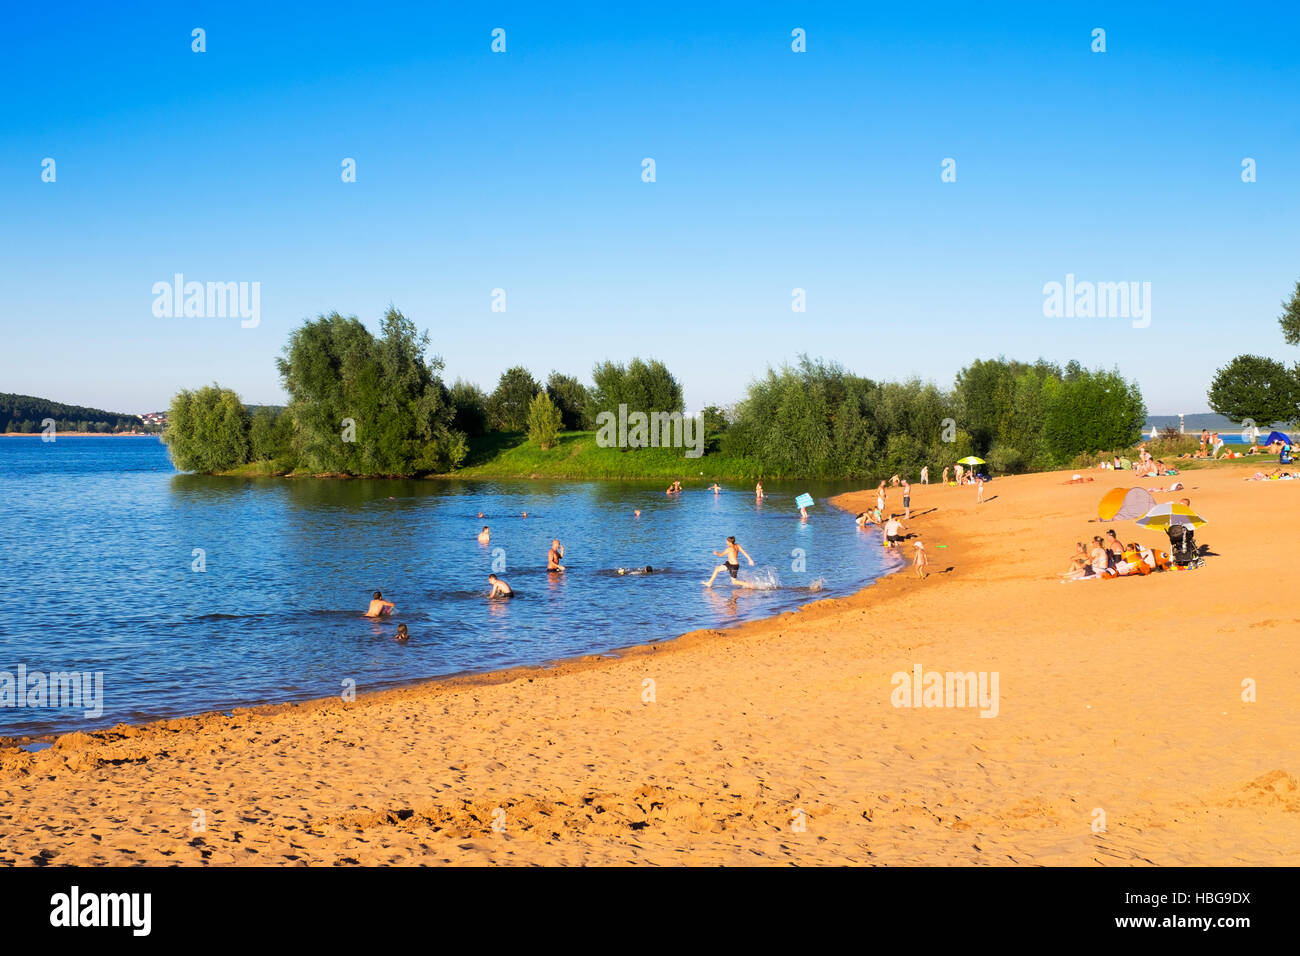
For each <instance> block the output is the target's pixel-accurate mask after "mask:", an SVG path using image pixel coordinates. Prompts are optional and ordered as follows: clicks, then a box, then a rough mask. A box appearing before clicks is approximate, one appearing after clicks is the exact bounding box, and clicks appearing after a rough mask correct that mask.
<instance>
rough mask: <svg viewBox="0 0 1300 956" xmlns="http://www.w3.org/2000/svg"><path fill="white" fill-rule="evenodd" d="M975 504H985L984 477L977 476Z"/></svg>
mask: <svg viewBox="0 0 1300 956" xmlns="http://www.w3.org/2000/svg"><path fill="white" fill-rule="evenodd" d="M975 503H976V504H977V505H981V504H983V503H984V476H983V475H976V476H975Z"/></svg>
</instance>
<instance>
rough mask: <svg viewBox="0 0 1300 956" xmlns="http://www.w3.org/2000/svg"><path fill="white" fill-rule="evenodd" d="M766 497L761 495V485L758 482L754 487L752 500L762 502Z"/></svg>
mask: <svg viewBox="0 0 1300 956" xmlns="http://www.w3.org/2000/svg"><path fill="white" fill-rule="evenodd" d="M766 497H767V495H765V494H763V483H762V482H761V481H760V482H759V483H758V484H756V485H754V500H755V501H762V500H763V499H764V498H766Z"/></svg>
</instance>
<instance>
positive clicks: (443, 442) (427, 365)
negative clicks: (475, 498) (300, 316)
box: [278, 307, 466, 475]
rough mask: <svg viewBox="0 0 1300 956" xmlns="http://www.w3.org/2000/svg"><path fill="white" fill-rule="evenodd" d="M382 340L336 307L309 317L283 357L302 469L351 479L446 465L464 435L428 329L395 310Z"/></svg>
mask: <svg viewBox="0 0 1300 956" xmlns="http://www.w3.org/2000/svg"><path fill="white" fill-rule="evenodd" d="M380 324H381V330H382V335H381V337H380V338H378V339H376V338H375V337H374V336H373V335H371V333H370V332H369V330H367V329H366V327H365V326H364V325H362V324H361V323H360V322H359V321H358V320H357V319H356V318H355V317H348V318H345V317H343V316H341V315H339V314H338V313H337V312H335V313H332V314H330V315H327V316H320V317H319V318H317V319H315V320H312V321H308V322H305V323H303V325H301V326H300V327H299V328H297V329H295V330H294V331H293V333H292V334H291V335H290V338H289V344H288V345H287V346H286V347H285V350H284V355H283V356H282V357H281V358H280V359H279V360H278V365H279V369H280V376H281V379H282V380H283V382H284V387H285V390H286V391H288V393H289V396H290V400H289V407H288V414H289V416H290V422H291V423H292V435H293V454H294V457H295V460H296V462H297V463H298V465H299V467H302V468H306V469H308V470H311V471H323V472H335V473H342V474H352V475H410V474H424V473H429V472H439V471H450V470H451V469H452V468H454V467H455V466H456V465H457V464H459V463H460V461H461V460H463V458H464V457H465V453H466V445H465V436H464V435H463V434H462V433H461V432H459V431H457V430H456V429H455V428H454V427H453V425H452V419H453V417H454V414H455V411H454V409H453V408H452V404H451V400H450V396H449V395H448V392H447V388H446V386H445V385H443V383H442V379H441V378H440V373H441V371H442V361H441V360H440V359H438V358H436V357H435V358H433V359H431V360H429V359H426V358H425V351H426V349H427V348H428V341H429V340H428V335H427V333H426V334H421V333H418V332H417V331H416V328H415V325H414V323H413V322H411V321H410V320H409V319H407V318H406V317H405V316H404V315H402V313H400V312H399V311H397V310H396V309H394V308H391V307H390V308H389V310H388V311H387V313H385V315H384V318H383V320H382V322H381V323H380Z"/></svg>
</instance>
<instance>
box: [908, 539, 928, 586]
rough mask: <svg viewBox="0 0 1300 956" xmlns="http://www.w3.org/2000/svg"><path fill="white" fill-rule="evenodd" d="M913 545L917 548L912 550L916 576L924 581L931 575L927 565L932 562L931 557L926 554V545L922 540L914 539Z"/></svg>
mask: <svg viewBox="0 0 1300 956" xmlns="http://www.w3.org/2000/svg"><path fill="white" fill-rule="evenodd" d="M912 547H913V548H914V549H915V550H914V551H913V552H912V567H914V568H916V576H917V577H918V578H920V579H921V580H922V581H924V580H925V579H926V577H927V576H928V575H929V572H928V571H927V570H926V567H928V566H929V564H930V560H929V558H927V557H926V556H925V545H924V544H922V543H921V542H920V541H913V542H912Z"/></svg>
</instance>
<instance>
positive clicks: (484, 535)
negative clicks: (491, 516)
mask: <svg viewBox="0 0 1300 956" xmlns="http://www.w3.org/2000/svg"><path fill="white" fill-rule="evenodd" d="M491 540H492V533H491V532H490V531H488V526H487V525H484V526H483V530H482V531H480V532H479V533H478V543H479V544H487V543H488V542H489V541H491Z"/></svg>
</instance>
